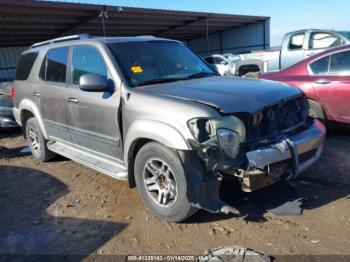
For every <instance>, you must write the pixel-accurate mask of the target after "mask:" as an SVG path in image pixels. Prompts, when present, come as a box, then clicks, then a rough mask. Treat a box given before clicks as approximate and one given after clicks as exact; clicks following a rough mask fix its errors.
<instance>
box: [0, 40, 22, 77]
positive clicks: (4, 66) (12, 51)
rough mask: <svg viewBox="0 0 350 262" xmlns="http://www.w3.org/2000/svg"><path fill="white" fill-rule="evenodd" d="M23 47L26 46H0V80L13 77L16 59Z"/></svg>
mask: <svg viewBox="0 0 350 262" xmlns="http://www.w3.org/2000/svg"><path fill="white" fill-rule="evenodd" d="M25 48H26V47H2V48H0V82H4V81H7V80H8V79H9V80H11V79H13V78H14V76H15V68H16V65H17V62H18V59H19V57H20V55H21V53H22V52H23V51H24V49H25Z"/></svg>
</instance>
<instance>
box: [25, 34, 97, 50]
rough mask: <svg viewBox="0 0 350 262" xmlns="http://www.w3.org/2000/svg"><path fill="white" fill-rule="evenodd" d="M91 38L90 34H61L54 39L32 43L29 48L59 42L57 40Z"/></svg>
mask: <svg viewBox="0 0 350 262" xmlns="http://www.w3.org/2000/svg"><path fill="white" fill-rule="evenodd" d="M89 38H91V36H90V35H88V34H78V35H70V36H63V37H58V38H54V39H50V40H47V41H44V42H39V43H35V44H32V45H31V46H30V48H34V47H38V46H43V45H49V44H53V43H59V42H65V41H71V40H79V39H89Z"/></svg>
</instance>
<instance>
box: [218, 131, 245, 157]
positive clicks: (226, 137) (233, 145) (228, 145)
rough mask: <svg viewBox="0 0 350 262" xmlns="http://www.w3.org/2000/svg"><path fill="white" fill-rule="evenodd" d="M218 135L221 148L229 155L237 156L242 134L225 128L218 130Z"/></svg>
mask: <svg viewBox="0 0 350 262" xmlns="http://www.w3.org/2000/svg"><path fill="white" fill-rule="evenodd" d="M216 135H217V138H218V142H219V145H220V148H221V150H222V151H223V152H224V153H225V154H227V155H228V156H230V157H232V158H235V157H236V156H237V155H238V153H239V146H240V143H241V138H240V135H239V134H238V133H237V132H235V131H232V130H229V129H225V128H219V129H218V130H216Z"/></svg>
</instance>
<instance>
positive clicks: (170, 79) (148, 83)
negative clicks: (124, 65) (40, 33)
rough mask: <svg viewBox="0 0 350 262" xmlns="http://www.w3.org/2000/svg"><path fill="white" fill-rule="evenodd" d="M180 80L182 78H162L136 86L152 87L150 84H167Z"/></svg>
mask: <svg viewBox="0 0 350 262" xmlns="http://www.w3.org/2000/svg"><path fill="white" fill-rule="evenodd" d="M178 80H182V78H175V77H163V78H156V79H151V80H147V81H144V82H141V83H139V84H138V86H145V85H152V84H161V83H169V82H174V81H178Z"/></svg>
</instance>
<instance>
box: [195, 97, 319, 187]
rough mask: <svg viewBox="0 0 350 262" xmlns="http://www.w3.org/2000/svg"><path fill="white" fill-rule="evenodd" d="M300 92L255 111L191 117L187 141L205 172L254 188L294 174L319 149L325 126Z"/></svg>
mask: <svg viewBox="0 0 350 262" xmlns="http://www.w3.org/2000/svg"><path fill="white" fill-rule="evenodd" d="M308 111H309V107H308V103H307V100H306V98H305V97H304V96H303V95H298V96H296V97H292V98H289V99H286V100H284V101H280V102H278V103H276V104H272V105H269V106H268V107H265V108H263V109H261V110H260V111H258V112H255V113H253V114H251V113H238V114H237V113H236V114H232V115H224V116H222V117H221V118H219V119H218V118H216V119H193V120H191V121H190V122H189V124H188V125H189V128H190V130H191V132H192V134H193V136H194V137H195V140H193V141H190V143H191V144H192V147H193V148H195V149H196V151H197V153H198V155H199V157H200V158H201V159H202V162H203V163H204V166H205V168H206V171H207V172H208V174H210V175H213V176H216V177H217V178H218V179H219V180H220V181H221V180H224V178H225V177H235V178H237V179H238V180H239V182H240V183H241V188H242V190H243V191H246V192H252V191H255V190H258V189H261V188H264V187H266V186H269V185H271V184H274V183H276V182H277V181H279V180H289V179H293V178H295V177H297V176H298V175H299V174H300V173H301V172H302V171H304V170H305V169H307V168H308V167H309V166H310V165H312V164H313V163H314V162H315V161H316V160H317V159H318V158H319V157H320V155H321V152H322V149H323V143H324V139H325V134H326V129H325V127H324V126H323V124H322V123H321V122H319V121H318V120H314V119H312V118H310V117H309V116H308Z"/></svg>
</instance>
